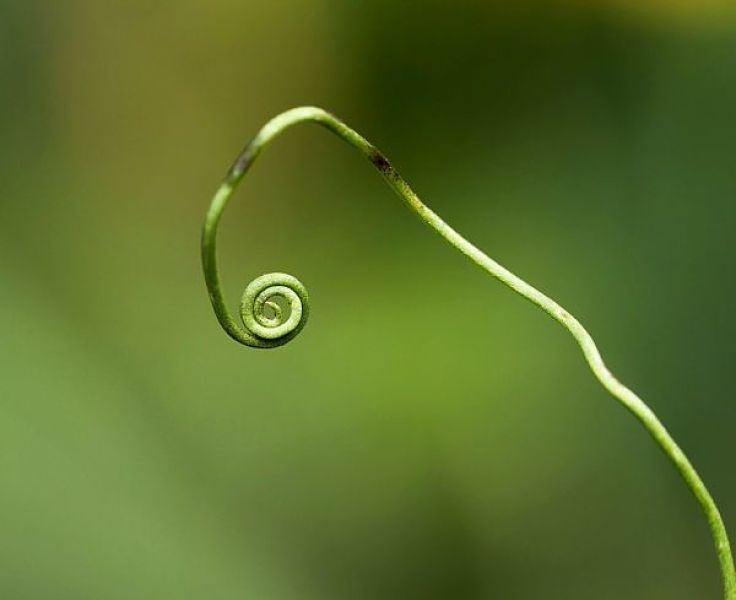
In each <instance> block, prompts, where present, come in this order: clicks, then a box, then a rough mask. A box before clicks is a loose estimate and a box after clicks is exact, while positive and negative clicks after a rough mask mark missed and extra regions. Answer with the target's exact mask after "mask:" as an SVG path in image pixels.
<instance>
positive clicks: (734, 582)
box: [202, 107, 736, 600]
mask: <svg viewBox="0 0 736 600" xmlns="http://www.w3.org/2000/svg"><path fill="white" fill-rule="evenodd" d="M309 121H311V122H314V123H318V124H319V125H322V126H323V127H326V128H327V129H329V130H330V131H332V132H333V133H334V134H336V135H337V136H338V137H340V138H342V139H343V140H345V141H346V142H347V143H348V144H350V145H351V146H353V147H354V148H357V149H358V150H359V151H360V152H362V153H363V154H364V155H365V156H366V157H367V158H368V159H369V160H370V161H371V163H373V165H374V166H375V167H376V168H377V169H378V170H379V171H380V172H381V174H382V175H383V177H384V178H385V180H386V181H387V182H388V184H389V185H390V186H391V188H393V190H394V191H395V192H396V193H397V194H398V195H399V196H400V197H401V198H402V199H403V200H404V201H405V202H406V203H407V204H408V205H409V207H410V208H411V209H412V210H413V211H414V212H416V214H417V215H418V216H419V218H420V219H421V220H422V221H424V222H425V223H426V224H427V225H429V226H430V227H431V228H432V229H434V230H435V231H436V232H437V233H439V234H440V235H441V236H442V237H443V238H444V239H445V240H446V241H447V242H449V243H450V244H451V245H452V246H453V247H455V248H456V249H457V250H459V251H460V252H462V253H463V254H464V255H465V256H467V257H468V258H469V259H470V260H472V261H473V262H474V263H476V264H477V265H478V266H480V267H481V268H482V269H484V270H485V271H487V272H488V273H490V274H491V275H493V277H495V278H497V279H499V280H500V281H502V282H503V283H505V284H506V285H507V286H508V287H510V288H511V289H512V290H514V291H515V292H518V293H519V294H520V295H522V296H523V297H524V298H526V299H527V300H529V301H530V302H532V303H534V304H536V305H537V306H538V307H539V308H541V309H542V310H543V311H545V312H546V313H547V314H549V315H550V316H551V317H552V318H553V319H554V320H556V321H557V322H559V323H560V324H561V325H562V326H563V327H564V328H565V329H567V330H568V331H569V332H570V333H571V334H572V336H573V337H574V338H575V340H576V341H577V343H578V344H579V345H580V348H581V350H582V351H583V355H584V356H585V360H586V361H587V362H588V365H589V366H590V368H591V370H592V371H593V374H594V375H595V376H596V378H597V379H598V381H600V383H601V385H603V387H604V388H605V389H606V390H607V391H608V392H609V393H610V394H611V395H612V396H613V397H614V398H616V399H617V400H618V401H619V402H621V404H623V405H624V406H625V407H626V408H628V409H629V411H631V412H632V413H633V414H634V416H635V417H636V418H637V419H638V420H639V421H640V422H641V424H642V425H644V427H645V428H646V429H647V431H648V432H649V433H650V434H651V436H652V437H653V438H654V440H655V441H656V442H657V443H658V444H659V446H660V447H661V448H662V450H663V451H664V452H665V454H666V455H667V456H668V457H669V458H670V460H671V461H672V462H673V463H674V465H675V467H676V468H677V470H678V471H679V472H680V474H681V475H682V477H683V479H684V480H685V482H686V483H687V485H688V487H689V488H690V491H691V492H692V493H693V494H694V496H695V498H696V499H697V500H698V502H699V503H700V506H701V508H702V510H703V513H704V514H705V517H706V519H707V520H708V525H709V526H710V530H711V534H712V536H713V541H714V542H715V547H716V553H717V555H718V560H719V562H720V567H721V573H722V576H723V586H724V592H725V599H726V600H736V570H735V569H734V562H733V556H732V553H731V546H730V543H729V540H728V534H727V532H726V527H725V525H724V523H723V519H722V518H721V515H720V513H719V512H718V507H717V506H716V503H715V501H714V500H713V498H712V497H711V495H710V493H709V492H708V490H707V488H706V487H705V484H704V483H703V481H702V479H701V478H700V476H699V475H698V473H697V471H696V470H695V468H694V467H693V465H692V463H691V462H690V461H689V460H688V458H687V457H686V456H685V454H684V453H683V451H682V450H681V449H680V447H679V446H678V445H677V444H676V443H675V441H674V440H673V439H672V436H670V434H669V433H668V431H667V429H665V427H664V425H662V423H661V422H660V421H659V419H658V418H657V416H656V415H655V414H654V413H653V412H652V410H651V409H650V408H649V407H648V406H647V405H646V404H645V403H644V401H643V400H641V398H639V397H638V396H637V395H636V394H635V393H634V392H632V391H631V390H630V389H629V388H627V387H626V386H625V385H623V384H622V383H621V382H619V381H618V380H617V379H616V378H615V377H614V376H613V374H612V373H611V372H610V371H609V370H608V368H607V367H606V365H605V364H604V363H603V359H602V358H601V355H600V353H599V352H598V348H596V345H595V342H594V341H593V338H591V337H590V334H589V333H588V332H587V331H586V330H585V329H584V328H583V326H582V325H581V324H580V322H579V321H578V320H577V319H575V317H573V316H572V315H571V314H570V313H568V312H567V311H566V310H565V309H563V308H562V307H561V306H560V305H559V304H557V302H555V301H554V300H552V299H551V298H549V297H548V296H546V295H545V294H543V293H542V292H540V291H539V290H537V289H536V288H534V287H532V286H531V285H529V284H528V283H526V282H525V281H524V280H523V279H520V278H519V277H517V276H516V275H514V274H513V273H512V272H511V271H509V270H507V269H506V268H504V267H503V266H501V265H500V264H498V263H497V262H496V261H494V260H493V259H492V258H490V257H489V256H487V255H486V254H484V253H483V252H482V251H481V250H479V249H478V248H476V247H475V246H474V245H473V244H471V243H470V242H469V241H467V240H466V239H465V238H463V237H462V236H461V235H460V234H459V233H457V232H456V231H455V230H454V229H452V227H450V226H449V225H448V224H447V223H445V222H444V221H443V220H442V219H441V218H440V217H439V216H438V215H437V214H435V213H434V212H433V211H432V210H430V209H429V208H428V207H427V206H426V205H424V204H423V203H422V202H421V201H420V200H419V198H418V197H417V195H416V194H415V193H414V191H413V190H412V189H411V188H410V187H409V185H408V184H407V183H406V182H405V181H404V180H403V179H402V178H401V176H400V175H399V174H398V173H397V172H396V170H395V169H394V168H393V166H392V165H391V163H390V162H389V161H388V160H387V159H386V157H385V156H384V155H383V154H382V153H381V152H379V151H378V150H377V149H376V148H375V147H374V146H373V145H372V144H371V143H370V142H368V141H367V140H366V139H365V138H364V137H362V136H361V135H360V134H358V133H357V132H355V131H353V130H352V129H351V128H350V127H348V126H347V125H345V123H343V122H342V121H340V120H339V119H337V118H336V117H334V116H333V115H331V114H330V113H328V112H326V111H324V110H322V109H320V108H314V107H301V108H294V109H292V110H289V111H287V112H285V113H282V114H280V115H278V116H277V117H275V118H274V119H272V120H271V121H269V122H268V123H267V124H266V125H265V126H264V127H263V128H262V129H261V130H260V131H259V132H258V134H257V135H256V137H255V138H253V140H252V141H251V142H250V143H249V144H248V145H247V146H246V147H245V149H244V150H243V151H242V153H241V154H240V155H239V156H238V158H237V159H236V161H235V163H234V164H233V166H232V167H231V169H230V171H229V172H228V174H227V176H226V177H225V181H224V182H223V184H222V185H221V186H220V189H219V190H218V191H217V193H216V194H215V197H214V198H213V200H212V204H211V205H210V208H209V211H208V212H207V216H206V219H205V223H204V228H203V231H202V265H203V268H204V277H205V281H206V283H207V289H208V291H209V295H210V300H211V301H212V307H213V308H214V311H215V315H216V316H217V320H218V321H219V322H220V325H222V327H223V328H224V329H225V331H226V332H227V334H228V335H230V337H232V338H233V339H235V340H237V341H238V342H240V343H242V344H245V345H246V346H252V347H256V348H273V347H276V346H280V345H283V344H285V343H287V342H288V341H290V340H291V339H293V338H294V337H295V336H296V335H297V334H298V333H299V332H300V331H301V329H302V328H303V327H304V325H305V323H306V321H307V317H308V313H309V301H308V296H307V291H306V289H305V288H304V286H303V285H302V284H301V282H299V281H298V280H297V279H296V278H294V277H292V276H291V275H286V274H284V273H269V274H267V275H262V276H261V277H258V278H257V279H255V280H254V281H253V282H251V283H250V284H249V285H248V287H247V288H246V290H245V292H244V294H243V299H242V302H241V310H240V312H241V317H242V321H243V326H240V325H239V324H238V323H237V322H236V321H235V319H234V318H233V317H232V316H231V315H230V312H229V311H228V308H227V305H226V303H225V298H224V296H223V293H222V289H221V286H220V277H219V274H218V270H217V258H216V254H217V250H216V239H217V228H218V225H219V223H220V219H221V218H222V214H223V211H224V210H225V207H226V206H227V203H228V201H229V200H230V197H231V195H232V193H233V191H234V190H235V188H236V187H237V185H238V183H240V180H241V179H242V178H243V176H244V175H245V173H246V172H247V171H248V169H249V168H250V166H251V165H252V164H253V162H254V161H255V159H256V158H257V157H258V155H259V154H260V153H261V151H262V150H263V148H265V147H266V146H267V145H268V144H269V143H270V142H271V141H273V140H274V139H275V138H276V137H278V136H279V135H280V134H281V133H283V132H284V131H285V130H287V129H288V128H289V127H291V126H293V125H296V124H298V123H302V122H309ZM279 297H280V298H282V299H283V300H284V301H285V302H287V303H288V309H289V310H288V314H287V316H286V317H285V318H284V313H283V311H282V309H281V306H280V305H279V304H277V303H276V302H274V299H276V298H279ZM266 309H268V310H266Z"/></svg>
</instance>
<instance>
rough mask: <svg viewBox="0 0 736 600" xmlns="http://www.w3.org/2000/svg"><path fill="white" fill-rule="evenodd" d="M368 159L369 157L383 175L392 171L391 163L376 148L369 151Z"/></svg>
mask: <svg viewBox="0 0 736 600" xmlns="http://www.w3.org/2000/svg"><path fill="white" fill-rule="evenodd" d="M370 159H371V162H372V163H373V164H374V165H375V166H376V168H377V169H378V170H379V171H381V173H383V174H384V175H386V174H388V173H390V172H391V171H393V167H392V166H391V163H390V162H389V161H388V158H386V157H385V156H384V155H383V154H381V153H380V152H379V151H378V150H374V151H373V152H371V155H370Z"/></svg>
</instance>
